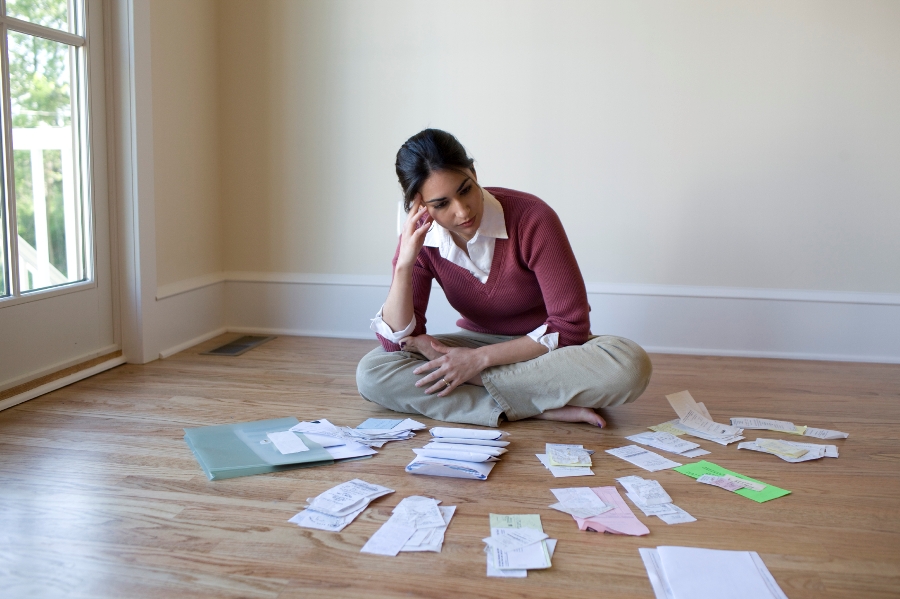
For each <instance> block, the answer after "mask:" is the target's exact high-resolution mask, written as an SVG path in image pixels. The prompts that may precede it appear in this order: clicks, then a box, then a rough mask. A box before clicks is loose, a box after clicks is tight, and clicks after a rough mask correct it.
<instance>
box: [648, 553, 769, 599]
mask: <svg viewBox="0 0 900 599" xmlns="http://www.w3.org/2000/svg"><path fill="white" fill-rule="evenodd" d="M638 551H640V553H641V559H642V560H643V561H644V567H645V568H646V569H647V576H648V577H649V578H650V586H652V587H653V593H654V594H655V595H656V599H787V596H786V595H785V594H784V593H783V592H782V590H781V587H779V586H778V583H777V582H775V579H774V578H773V577H772V574H770V573H769V569H768V568H766V564H764V563H763V561H762V559H761V558H760V557H759V554H757V553H756V552H755V551H721V550H717V549H698V548H695V547H657V548H656V549H650V548H641V549H638Z"/></svg>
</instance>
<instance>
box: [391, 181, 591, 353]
mask: <svg viewBox="0 0 900 599" xmlns="http://www.w3.org/2000/svg"><path fill="white" fill-rule="evenodd" d="M485 189H487V190H488V191H490V192H491V194H493V196H494V197H495V198H497V200H498V201H499V202H500V204H501V206H503V216H504V220H505V222H506V232H507V235H508V236H509V238H508V239H497V241H496V244H495V246H494V259H493V262H492V263H491V272H490V276H489V277H488V279H487V281H486V282H485V283H482V282H481V281H479V280H478V279H477V278H476V277H475V276H474V275H472V273H470V272H469V271H468V270H466V269H465V268H463V267H461V266H458V265H456V264H454V263H452V262H450V261H449V260H447V259H445V258H442V257H441V255H440V250H439V248H435V247H427V246H426V247H423V248H422V250H421V251H420V252H419V255H418V257H417V258H416V262H415V265H414V266H413V274H412V286H413V311H414V314H415V316H416V327H415V329H414V330H413V332H412V335H422V334H425V333H426V331H427V329H426V319H425V310H426V309H427V308H428V299H429V297H430V295H431V282H432V280H436V281H437V282H438V284H439V285H440V286H441V288H442V289H443V290H444V294H445V295H446V296H447V300H448V301H449V302H450V305H451V306H453V308H454V309H455V310H456V311H457V312H459V314H460V316H462V318H460V319H459V320H458V321H456V324H457V326H459V327H460V328H462V329H466V330H468V331H474V332H476V333H488V334H494V335H512V336H522V335H527V334H528V333H530V332H531V331H534V330H535V329H536V328H538V327H539V326H541V325H542V324H546V325H547V331H546V332H547V333H559V347H566V346H569V345H581V344H583V343H585V342H586V341H587V340H588V338H589V336H590V334H591V332H590V318H589V312H590V310H591V307H590V305H589V304H588V301H587V290H586V289H585V286H584V279H583V278H582V276H581V270H580V269H579V268H578V262H577V261H576V260H575V254H574V253H573V252H572V246H571V245H570V244H569V239H568V237H567V236H566V231H565V229H563V226H562V223H561V222H560V220H559V217H558V216H557V215H556V212H554V211H553V209H552V208H551V207H550V206H548V205H547V204H546V203H545V202H544V201H543V200H541V199H540V198H538V197H536V196H533V195H531V194H528V193H524V192H521V191H514V190H511V189H504V188H502V187H487V188H485ZM399 253H400V244H399V243H398V244H397V251H396V252H395V253H394V260H393V265H394V269H395V271H396V267H397V256H398V255H399ZM377 337H378V339H379V341H381V346H382V347H383V348H384V350H385V351H399V350H400V346H399V345H398V344H396V343H394V342H392V341H389V340H387V339H385V338H384V337H382V336H381V335H377Z"/></svg>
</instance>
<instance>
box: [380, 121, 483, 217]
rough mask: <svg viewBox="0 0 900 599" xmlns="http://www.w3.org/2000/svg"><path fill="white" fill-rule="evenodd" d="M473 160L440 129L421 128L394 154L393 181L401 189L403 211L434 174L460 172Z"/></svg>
mask: <svg viewBox="0 0 900 599" xmlns="http://www.w3.org/2000/svg"><path fill="white" fill-rule="evenodd" d="M473 164H475V161H474V160H473V159H471V158H469V155H468V154H467V153H466V149H465V148H464V147H463V145H462V144H461V143H459V140H458V139H456V138H455V137H453V136H452V135H451V134H449V133H447V132H446V131H441V130H440V129H425V130H423V131H420V132H418V133H416V134H415V135H413V136H412V137H410V138H409V139H407V140H406V143H404V144H403V145H402V146H401V147H400V150H399V151H398V152H397V161H396V163H395V164H394V166H395V167H396V169H397V179H399V180H400V187H402V188H403V209H404V210H406V211H407V212H409V209H410V207H412V203H413V200H415V198H416V194H417V193H419V191H420V190H421V189H422V185H423V184H424V183H425V181H426V180H427V179H428V177H429V176H430V175H431V173H433V172H435V171H444V170H452V171H464V170H465V169H470V168H472V165H473Z"/></svg>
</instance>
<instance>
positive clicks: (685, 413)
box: [649, 391, 744, 445]
mask: <svg viewBox="0 0 900 599" xmlns="http://www.w3.org/2000/svg"><path fill="white" fill-rule="evenodd" d="M666 399H668V400H669V404H670V405H671V406H672V408H673V409H674V410H675V413H676V414H678V419H676V420H670V421H669V422H664V423H663V424H660V425H657V426H651V427H649V428H650V429H651V430H654V431H657V432H665V433H671V434H673V435H683V434H688V435H692V436H694V437H697V438H699V439H706V440H707V441H712V442H714V443H718V444H719V445H728V444H729V443H734V442H735V441H740V440H741V439H743V438H744V437H742V436H741V432H743V431H742V429H740V428H739V427H736V426H730V425H727V424H719V423H718V422H713V419H712V417H711V416H710V415H709V411H708V410H707V409H706V406H705V405H703V404H702V403H697V402H696V401H694V398H693V397H691V394H690V393H688V392H687V391H681V392H679V393H673V394H671V395H666Z"/></svg>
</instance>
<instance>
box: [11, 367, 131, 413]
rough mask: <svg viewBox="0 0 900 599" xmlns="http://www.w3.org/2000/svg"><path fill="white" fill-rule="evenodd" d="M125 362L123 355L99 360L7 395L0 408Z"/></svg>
mask: <svg viewBox="0 0 900 599" xmlns="http://www.w3.org/2000/svg"><path fill="white" fill-rule="evenodd" d="M124 363H125V356H118V357H115V358H112V359H111V360H107V361H105V362H101V363H100V364H97V365H96V366H91V367H90V368H85V369H84V370H79V371H78V372H76V373H73V374H70V375H69V376H65V377H63V378H60V379H56V380H55V381H50V382H49V383H47V384H46V385H41V386H40V387H35V388H34V389H30V390H28V391H25V392H23V393H19V394H18V395H13V396H12V397H8V398H6V399H4V400H3V401H0V410H5V409H7V408H11V407H13V406H17V405H19V404H20V403H23V402H26V401H28V400H29V399H34V398H35V397H38V396H40V395H43V394H45V393H50V392H51V391H56V390H57V389H62V388H63V387H65V386H67V385H71V384H72V383H77V382H78V381H81V380H84V379H86V378H88V377H90V376H94V375H95V374H99V373H101V372H103V371H104V370H109V369H110V368H115V367H116V366H118V365H120V364H124Z"/></svg>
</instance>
